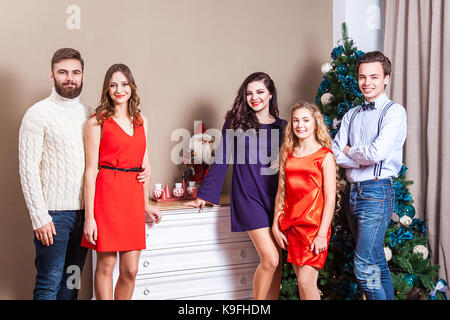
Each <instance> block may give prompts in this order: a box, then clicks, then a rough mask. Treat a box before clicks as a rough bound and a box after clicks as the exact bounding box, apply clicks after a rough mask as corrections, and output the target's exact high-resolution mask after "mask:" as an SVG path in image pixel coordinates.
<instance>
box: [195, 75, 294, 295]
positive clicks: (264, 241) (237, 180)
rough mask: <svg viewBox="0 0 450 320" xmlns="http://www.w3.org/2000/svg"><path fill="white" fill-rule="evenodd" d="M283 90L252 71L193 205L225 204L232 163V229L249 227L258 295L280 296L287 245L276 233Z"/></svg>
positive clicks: (227, 117)
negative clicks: (280, 96) (282, 245)
mask: <svg viewBox="0 0 450 320" xmlns="http://www.w3.org/2000/svg"><path fill="white" fill-rule="evenodd" d="M278 114H279V111H278V103H277V91H276V88H275V85H274V82H273V80H272V79H271V78H270V77H269V75H267V74H266V73H263V72H256V73H253V74H251V75H249V76H248V77H247V78H246V79H245V81H244V82H243V83H242V85H241V86H240V88H239V90H238V93H237V96H236V98H235V100H234V104H233V107H232V108H231V109H230V110H229V111H228V112H227V114H226V117H225V124H224V126H223V129H222V141H221V143H220V146H219V148H218V149H217V151H216V156H215V159H214V163H213V164H212V165H211V167H210V169H209V172H208V174H207V175H206V177H205V179H204V180H203V182H202V184H201V185H200V187H199V190H198V193H197V199H196V200H194V201H191V202H189V203H187V205H188V206H192V207H197V208H198V207H200V209H203V208H204V206H205V204H206V203H207V202H210V203H214V204H219V199H220V193H221V190H222V186H223V181H224V179H225V175H226V172H227V169H228V164H230V163H232V164H233V177H232V183H231V231H232V232H243V231H246V232H248V234H249V236H250V238H251V239H252V241H253V244H254V246H255V248H256V250H257V252H258V254H259V258H260V263H259V265H258V267H257V268H256V271H255V276H254V281H253V294H254V299H257V300H262V299H271V300H274V299H278V296H279V293H280V281H281V263H280V258H281V249H280V248H279V247H278V245H277V243H276V241H275V240H274V238H273V236H272V232H271V225H272V221H273V212H274V205H275V195H276V193H277V187H278V153H279V148H280V146H281V143H282V141H281V140H282V138H283V131H284V128H285V127H286V125H287V121H286V120H283V119H280V118H279V117H278Z"/></svg>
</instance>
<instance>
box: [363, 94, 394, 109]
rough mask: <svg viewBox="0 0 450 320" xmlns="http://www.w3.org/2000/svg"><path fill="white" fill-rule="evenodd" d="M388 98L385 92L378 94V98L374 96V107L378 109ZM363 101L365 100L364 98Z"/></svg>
mask: <svg viewBox="0 0 450 320" xmlns="http://www.w3.org/2000/svg"><path fill="white" fill-rule="evenodd" d="M388 100H389V98H388V97H387V95H386V93H383V94H382V95H381V96H379V97H378V98H376V99H375V100H374V102H375V109H379V108H381V107H383V106H384V104H385V103H386V101H388ZM364 101H365V102H367V101H366V100H364Z"/></svg>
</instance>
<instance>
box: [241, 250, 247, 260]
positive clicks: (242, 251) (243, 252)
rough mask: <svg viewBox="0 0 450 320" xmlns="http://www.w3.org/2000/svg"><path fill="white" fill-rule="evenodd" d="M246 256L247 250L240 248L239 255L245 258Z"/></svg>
mask: <svg viewBox="0 0 450 320" xmlns="http://www.w3.org/2000/svg"><path fill="white" fill-rule="evenodd" d="M246 256H247V252H246V251H245V250H244V249H242V250H241V257H242V258H245V257H246Z"/></svg>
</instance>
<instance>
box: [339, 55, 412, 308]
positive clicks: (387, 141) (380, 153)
mask: <svg viewBox="0 0 450 320" xmlns="http://www.w3.org/2000/svg"><path fill="white" fill-rule="evenodd" d="M357 67H358V73H359V76H358V86H359V89H360V90H361V92H362V93H363V95H364V98H365V101H364V103H363V104H362V105H360V106H357V107H355V108H352V109H350V110H349V111H348V112H347V113H346V114H345V115H344V117H343V118H342V122H341V127H340V129H339V131H338V133H337V134H336V136H335V139H334V141H333V152H334V153H335V156H336V161H337V163H338V164H339V166H341V167H343V168H345V169H346V170H345V176H346V180H347V182H348V183H347V187H346V192H345V206H346V214H347V220H348V223H349V227H350V229H351V231H352V233H353V236H354V238H355V240H356V249H355V256H354V270H355V275H356V278H357V279H358V282H359V284H360V285H361V287H362V289H363V291H364V294H365V296H366V298H367V299H369V300H393V299H394V289H393V286H392V279H391V274H390V271H389V268H388V265H387V262H386V258H385V256H384V247H383V241H384V237H385V233H386V229H387V227H388V224H389V222H390V220H391V216H392V213H393V209H394V202H395V192H394V188H393V182H392V178H394V177H397V174H398V172H399V171H400V168H401V166H402V157H403V144H404V142H405V139H406V127H407V123H406V111H405V108H403V106H401V105H399V104H398V103H393V102H392V101H390V100H389V98H388V97H387V95H386V94H385V92H384V90H385V88H386V85H387V84H388V83H389V79H390V75H391V62H390V61H389V59H388V58H387V57H386V56H385V55H384V54H383V53H381V52H379V51H373V52H368V53H366V54H365V55H364V56H362V57H361V58H360V59H359V61H358V65H357Z"/></svg>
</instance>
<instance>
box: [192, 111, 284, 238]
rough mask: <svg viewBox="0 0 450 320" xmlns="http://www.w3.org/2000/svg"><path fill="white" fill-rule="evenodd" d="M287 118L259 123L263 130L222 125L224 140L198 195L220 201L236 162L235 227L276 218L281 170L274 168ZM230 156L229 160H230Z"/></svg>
mask: <svg viewBox="0 0 450 320" xmlns="http://www.w3.org/2000/svg"><path fill="white" fill-rule="evenodd" d="M286 125H287V121H286V120H283V119H280V118H276V119H275V122H273V123H271V124H259V126H260V128H259V132H258V133H255V132H253V134H252V132H251V130H247V131H246V132H243V131H242V130H241V132H240V133H239V132H238V131H233V130H231V129H229V130H227V128H228V121H226V122H225V124H224V126H223V128H222V141H221V143H220V146H219V148H217V150H216V156H215V159H214V163H213V164H212V165H211V167H210V169H209V171H208V174H207V175H206V177H205V178H204V180H203V182H202V184H201V185H200V187H199V189H198V193H197V197H199V198H201V199H204V200H206V201H209V202H212V203H214V204H219V200H220V194H221V191H222V186H223V182H224V179H225V175H226V172H227V169H228V164H229V163H232V164H233V176H232V181H231V199H230V201H231V231H232V232H241V231H249V230H254V229H259V228H265V227H270V226H271V225H272V221H273V211H274V206H275V196H276V194H277V188H278V170H273V169H271V168H270V165H271V160H273V159H278V154H279V151H280V147H281V143H282V140H283V135H284V128H285V127H286ZM227 160H228V161H227Z"/></svg>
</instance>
